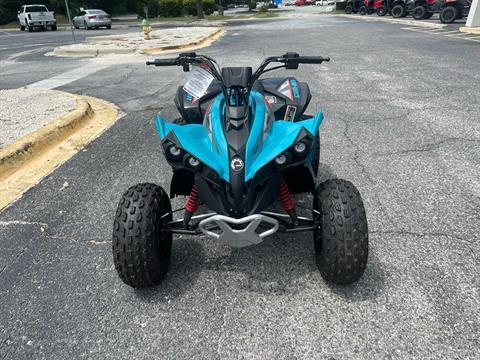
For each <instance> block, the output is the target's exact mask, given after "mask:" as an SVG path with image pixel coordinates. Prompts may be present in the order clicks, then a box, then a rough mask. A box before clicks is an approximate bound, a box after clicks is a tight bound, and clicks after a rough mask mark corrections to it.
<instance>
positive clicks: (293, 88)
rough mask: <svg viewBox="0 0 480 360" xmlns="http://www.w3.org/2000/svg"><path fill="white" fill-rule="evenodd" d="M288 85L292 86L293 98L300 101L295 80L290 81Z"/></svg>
mask: <svg viewBox="0 0 480 360" xmlns="http://www.w3.org/2000/svg"><path fill="white" fill-rule="evenodd" d="M290 84H291V85H292V92H293V96H294V97H295V99H300V91H299V90H298V83H297V80H295V79H292V80H290Z"/></svg>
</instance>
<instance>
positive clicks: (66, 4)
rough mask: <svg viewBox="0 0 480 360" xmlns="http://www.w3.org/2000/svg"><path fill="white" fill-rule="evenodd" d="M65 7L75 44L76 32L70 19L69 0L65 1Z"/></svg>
mask: <svg viewBox="0 0 480 360" xmlns="http://www.w3.org/2000/svg"><path fill="white" fill-rule="evenodd" d="M65 7H66V8H67V16H68V23H69V24H70V30H72V38H73V42H74V43H75V42H77V41H76V40H75V31H74V30H73V24H72V18H71V17H70V9H69V8H68V0H65Z"/></svg>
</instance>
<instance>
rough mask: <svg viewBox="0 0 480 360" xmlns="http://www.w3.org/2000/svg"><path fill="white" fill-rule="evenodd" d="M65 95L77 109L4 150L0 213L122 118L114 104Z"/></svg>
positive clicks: (0, 170) (0, 171) (0, 161)
mask: <svg viewBox="0 0 480 360" xmlns="http://www.w3.org/2000/svg"><path fill="white" fill-rule="evenodd" d="M62 93H63V92H62ZM63 94H65V95H68V96H71V97H73V98H75V99H76V101H77V107H76V109H75V110H73V111H71V112H70V113H68V114H66V115H64V116H61V117H60V118H58V119H57V120H56V121H53V122H51V123H49V124H47V125H45V126H44V127H42V128H40V129H38V130H37V131H34V132H33V133H31V134H29V135H26V136H24V137H22V138H20V139H18V140H17V141H16V142H14V143H13V144H10V145H8V146H7V147H5V148H4V149H3V150H1V152H0V212H2V211H3V210H4V209H5V208H6V207H8V206H9V205H10V204H12V203H13V202H14V201H15V200H17V199H19V198H20V197H21V196H22V194H23V193H25V191H27V190H28V189H30V188H31V187H33V186H35V185H36V184H38V183H39V182H40V181H41V180H42V179H43V178H44V177H45V176H47V175H48V174H50V173H51V172H52V171H54V170H55V169H56V168H57V167H58V166H60V165H61V164H63V163H64V162H65V161H67V160H68V159H70V158H71V157H72V156H74V155H75V154H76V153H78V152H79V151H80V150H81V149H83V148H84V147H85V146H87V145H88V144H89V143H90V142H92V141H93V140H94V139H95V138H97V137H98V136H100V134H102V133H103V132H104V131H105V130H106V129H108V128H109V127H110V126H111V125H112V124H113V123H115V121H116V120H117V119H118V109H117V107H116V106H114V105H113V104H111V103H108V102H106V101H103V100H100V99H96V98H92V97H87V96H78V95H73V94H68V93H63Z"/></svg>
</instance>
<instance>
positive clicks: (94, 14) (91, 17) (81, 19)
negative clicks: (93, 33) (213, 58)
mask: <svg viewBox="0 0 480 360" xmlns="http://www.w3.org/2000/svg"><path fill="white" fill-rule="evenodd" d="M73 25H74V26H75V28H76V29H78V28H80V27H83V28H85V29H87V30H89V29H94V28H95V29H98V28H99V27H101V26H105V27H106V28H107V29H111V28H112V17H111V16H110V15H108V14H107V13H106V12H105V11H103V10H96V9H89V10H82V11H80V12H79V13H78V15H77V16H75V17H74V18H73Z"/></svg>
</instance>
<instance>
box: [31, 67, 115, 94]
mask: <svg viewBox="0 0 480 360" xmlns="http://www.w3.org/2000/svg"><path fill="white" fill-rule="evenodd" d="M111 65H112V64H110V63H89V64H87V65H85V66H82V67H79V68H76V69H73V70H70V71H67V72H65V73H63V74H60V75H56V76H54V77H51V78H49V79H44V80H41V81H37V82H35V83H33V84H30V85H28V86H27V87H30V88H42V89H55V88H58V87H60V86H63V85H66V84H69V83H71V82H74V81H76V80H79V79H81V78H84V77H86V76H88V75H91V74H93V73H95V72H97V71H100V70H103V69H105V68H107V67H109V66H111Z"/></svg>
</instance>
